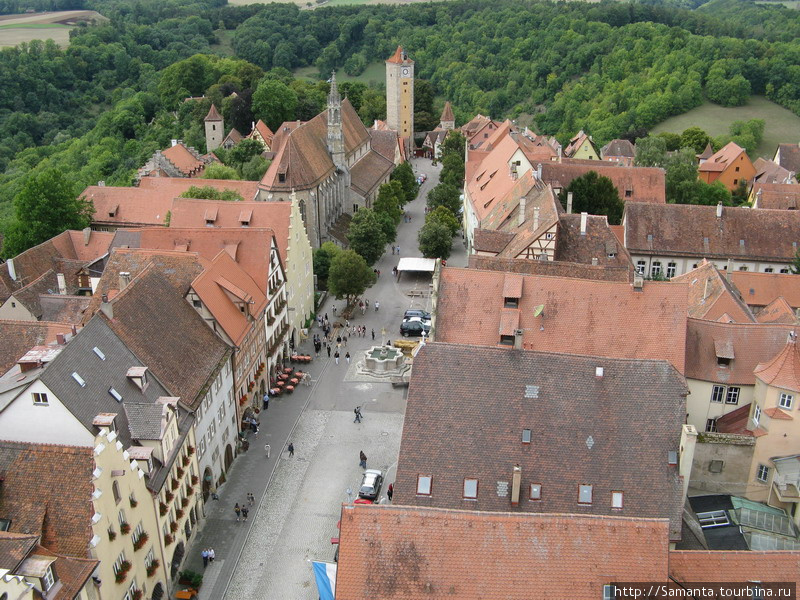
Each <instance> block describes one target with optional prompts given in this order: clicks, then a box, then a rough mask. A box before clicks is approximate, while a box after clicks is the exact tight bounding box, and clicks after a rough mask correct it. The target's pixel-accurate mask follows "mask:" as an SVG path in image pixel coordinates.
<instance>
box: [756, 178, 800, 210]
mask: <svg viewBox="0 0 800 600" xmlns="http://www.w3.org/2000/svg"><path fill="white" fill-rule="evenodd" d="M753 195H754V196H755V200H754V202H753V208H762V209H771V210H797V209H798V208H800V185H798V184H797V183H756V184H754V185H753Z"/></svg>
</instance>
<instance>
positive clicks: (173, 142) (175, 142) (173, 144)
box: [172, 139, 178, 147]
mask: <svg viewBox="0 0 800 600" xmlns="http://www.w3.org/2000/svg"><path fill="white" fill-rule="evenodd" d="M177 145H178V140H175V139H173V140H172V146H173V147H175V146H177Z"/></svg>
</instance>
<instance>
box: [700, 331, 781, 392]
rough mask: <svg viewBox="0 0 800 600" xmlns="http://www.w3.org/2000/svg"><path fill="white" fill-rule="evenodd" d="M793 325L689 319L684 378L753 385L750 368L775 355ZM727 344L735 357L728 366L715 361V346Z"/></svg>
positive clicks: (753, 368)
mask: <svg viewBox="0 0 800 600" xmlns="http://www.w3.org/2000/svg"><path fill="white" fill-rule="evenodd" d="M794 329H796V327H794V326H792V325H784V324H777V323H776V324H769V323H722V322H717V321H706V320H702V319H689V320H688V321H687V323H686V373H685V375H686V377H687V378H688V379H699V380H702V381H711V382H719V383H726V384H730V385H754V384H755V375H754V374H753V371H754V370H755V368H756V367H757V365H758V364H759V363H761V362H764V361H767V360H769V359H770V358H772V357H773V356H775V355H776V354H778V353H779V352H780V351H781V350H782V349H783V348H784V346H785V345H786V340H787V338H788V335H789V333H790V332H791V331H793V330H794ZM719 344H727V345H729V346H730V347H732V349H733V355H734V358H733V360H732V361H731V362H730V364H729V365H720V364H719V363H718V361H717V350H716V346H717V345H719Z"/></svg>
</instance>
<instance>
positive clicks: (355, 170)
mask: <svg viewBox="0 0 800 600" xmlns="http://www.w3.org/2000/svg"><path fill="white" fill-rule="evenodd" d="M392 169H394V161H393V160H391V159H389V158H386V157H385V156H383V155H382V154H379V153H378V152H376V151H375V150H369V151H368V152H367V153H366V154H365V155H364V156H362V157H361V158H360V159H359V160H358V162H357V163H356V164H354V165H353V166H352V167H350V187H351V188H352V189H353V190H354V191H355V192H357V193H358V194H360V195H361V196H364V197H366V196H367V195H368V194H370V193H371V192H373V191H374V190H375V189H376V188H377V187H378V185H380V184H381V182H383V180H384V179H385V178H386V176H387V175H389V173H391V172H392Z"/></svg>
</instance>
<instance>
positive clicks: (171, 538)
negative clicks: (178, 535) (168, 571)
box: [164, 534, 175, 546]
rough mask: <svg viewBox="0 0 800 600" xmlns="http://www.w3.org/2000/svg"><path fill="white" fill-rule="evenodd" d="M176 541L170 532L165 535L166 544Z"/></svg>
mask: <svg viewBox="0 0 800 600" xmlns="http://www.w3.org/2000/svg"><path fill="white" fill-rule="evenodd" d="M174 541H175V538H174V537H172V536H171V535H170V534H167V535H165V536H164V545H166V546H169V545H170V544H171V543H172V542H174Z"/></svg>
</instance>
